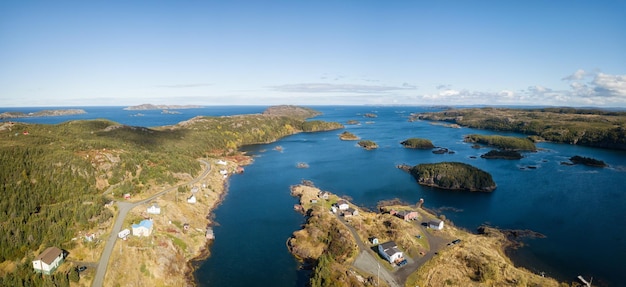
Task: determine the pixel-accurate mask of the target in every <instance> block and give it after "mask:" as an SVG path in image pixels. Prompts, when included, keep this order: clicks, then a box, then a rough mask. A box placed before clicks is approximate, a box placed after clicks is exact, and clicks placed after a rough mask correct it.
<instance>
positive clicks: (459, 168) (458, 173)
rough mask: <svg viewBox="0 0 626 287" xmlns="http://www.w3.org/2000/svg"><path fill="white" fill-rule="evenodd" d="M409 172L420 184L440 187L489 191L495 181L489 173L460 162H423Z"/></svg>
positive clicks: (494, 185) (493, 187)
mask: <svg viewBox="0 0 626 287" xmlns="http://www.w3.org/2000/svg"><path fill="white" fill-rule="evenodd" d="M409 172H410V173H411V175H413V177H415V179H417V182H418V183H419V184H422V185H427V186H433V187H437V188H442V189H453V190H469V191H485V192H491V191H493V190H494V189H496V183H495V182H494V181H493V178H492V177H491V174H489V173H487V172H486V171H483V170H481V169H479V168H476V167H474V166H471V165H469V164H465V163H461V162H439V163H423V164H418V165H416V166H413V167H411V168H410V169H409Z"/></svg>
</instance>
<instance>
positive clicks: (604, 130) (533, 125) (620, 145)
mask: <svg viewBox="0 0 626 287" xmlns="http://www.w3.org/2000/svg"><path fill="white" fill-rule="evenodd" d="M418 119H421V120H434V121H445V122H449V123H454V124H458V125H461V126H465V127H471V128H477V129H487V130H495V131H509V132H518V133H522V134H527V135H532V136H534V138H535V140H538V141H541V140H546V141H552V142H558V143H567V144H575V145H584V146H591V147H600V148H608V149H619V150H626V112H609V111H603V110H593V109H574V108H544V109H508V108H471V109H451V110H446V111H441V112H433V113H423V114H416V115H412V117H411V120H418Z"/></svg>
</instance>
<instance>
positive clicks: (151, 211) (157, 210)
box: [146, 203, 161, 214]
mask: <svg viewBox="0 0 626 287" xmlns="http://www.w3.org/2000/svg"><path fill="white" fill-rule="evenodd" d="M146 212H147V213H149V214H161V207H159V205H158V204H156V203H155V204H153V205H152V206H150V207H148V209H146Z"/></svg>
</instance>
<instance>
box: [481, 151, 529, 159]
mask: <svg viewBox="0 0 626 287" xmlns="http://www.w3.org/2000/svg"><path fill="white" fill-rule="evenodd" d="M480 157H482V158H486V159H521V158H522V154H520V153H519V152H517V151H514V150H495V149H492V150H490V151H489V152H487V153H486V154H483V155H481V156H480Z"/></svg>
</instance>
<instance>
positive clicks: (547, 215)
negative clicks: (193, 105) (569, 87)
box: [3, 106, 626, 286]
mask: <svg viewBox="0 0 626 287" xmlns="http://www.w3.org/2000/svg"><path fill="white" fill-rule="evenodd" d="M71 108H76V107H71ZM79 108H80V107H79ZM265 108H266V107H263V106H217V107H206V108H199V109H187V110H179V111H180V112H181V113H180V114H162V113H161V111H158V110H157V111H125V110H123V109H122V107H84V108H83V109H85V110H86V111H87V114H82V115H73V116H63V117H40V118H21V119H14V121H20V122H29V123H45V124H56V123H60V122H64V121H67V120H79V119H97V118H104V119H109V120H112V121H116V122H119V123H121V124H126V125H133V126H145V127H154V126H162V125H171V124H175V123H178V122H180V121H183V120H188V119H190V118H192V117H195V116H199V115H210V116H221V115H235V114H248V113H260V112H262V111H263V110H264V109H265ZM312 108H315V109H317V110H320V111H322V112H323V115H321V116H319V117H317V118H316V119H321V120H327V121H337V122H341V123H344V124H345V123H346V122H347V121H348V120H358V121H359V122H360V124H358V125H346V129H345V130H348V131H350V132H352V133H354V134H356V135H357V136H359V137H361V138H362V139H369V140H373V141H375V142H377V143H378V145H379V146H380V148H379V149H377V150H372V151H366V150H363V149H362V148H360V147H358V146H357V145H356V142H354V141H341V140H339V139H338V135H339V133H341V132H342V130H339V131H330V132H321V133H301V134H297V135H293V136H289V137H286V138H283V139H281V140H280V141H278V142H275V143H271V144H267V145H254V146H247V147H244V148H243V150H244V151H246V152H248V154H250V155H252V156H254V157H255V160H254V163H253V164H252V165H250V166H247V167H246V172H245V173H244V174H241V175H236V176H234V177H232V178H231V179H230V181H229V191H228V194H227V195H226V197H225V199H224V201H223V203H222V204H221V205H220V206H219V207H218V209H217V210H216V211H215V219H216V221H217V222H218V224H219V225H218V226H216V227H215V228H214V231H215V235H216V239H215V242H214V243H213V244H212V245H211V246H210V248H211V256H210V257H209V258H208V259H207V260H205V261H203V262H200V263H198V266H197V267H198V269H197V271H196V272H195V274H194V275H195V277H196V280H197V283H198V285H199V286H225V285H227V286H249V285H253V284H254V285H263V286H267V285H270V286H305V285H306V281H307V276H308V273H307V271H304V270H301V269H300V268H299V264H298V262H297V261H296V260H295V259H294V258H293V257H292V256H291V255H290V254H289V253H288V251H287V248H286V245H285V244H286V240H287V239H288V238H289V236H290V235H291V233H292V232H293V231H295V230H298V229H299V228H301V224H302V223H303V222H304V218H303V217H302V216H301V215H300V214H299V213H296V212H295V211H293V204H295V203H296V202H297V200H296V199H295V198H292V197H291V196H290V195H289V186H290V185H293V184H298V183H299V182H300V181H301V180H303V179H307V180H312V181H313V182H314V183H315V184H316V185H317V186H318V187H320V188H322V189H324V190H328V191H331V192H333V193H336V194H339V195H342V196H346V197H349V198H351V200H352V201H353V202H354V203H355V204H358V205H361V206H365V207H367V208H370V209H374V208H375V206H376V204H377V202H379V201H381V200H388V199H393V198H398V199H400V200H402V201H405V202H408V203H414V202H416V201H418V200H419V199H420V198H424V199H425V205H426V207H428V208H431V209H435V210H439V211H440V212H441V213H442V214H444V215H445V216H446V217H447V218H449V219H450V220H452V221H453V222H454V224H455V225H457V226H460V227H463V228H465V229H467V230H470V231H473V230H475V229H476V227H478V226H479V225H481V224H490V225H492V226H496V227H499V228H505V229H531V230H534V231H537V232H540V233H542V234H545V235H546V236H547V237H546V238H544V239H531V240H525V243H526V244H527V245H526V246H525V247H524V248H522V249H520V250H517V251H516V252H515V253H514V254H513V256H514V259H515V262H516V263H518V264H521V265H523V266H525V267H527V268H528V269H530V270H531V271H533V272H537V273H539V272H545V273H546V275H548V276H555V277H557V278H559V279H562V280H568V281H573V280H575V276H577V275H579V274H581V275H583V276H585V277H586V278H589V277H591V276H593V277H594V282H602V283H605V284H606V285H610V286H613V285H617V284H618V282H623V281H625V280H626V274H625V273H623V272H622V269H623V268H622V266H623V264H622V263H621V257H622V256H623V255H625V254H626V244H625V243H626V242H625V240H626V227H625V225H624V224H623V222H622V221H623V219H624V218H625V215H626V211H625V207H626V198H625V197H626V196H625V195H624V193H625V192H626V188H625V187H624V183H625V182H626V152H624V151H613V150H605V149H596V148H588V147H580V146H573V145H566V144H555V143H540V144H538V147H539V148H540V150H539V151H538V152H535V153H524V156H525V157H524V158H523V159H521V160H518V161H510V160H485V159H481V158H480V155H481V154H483V153H485V152H487V151H488V150H487V149H473V148H471V145H470V144H467V143H464V142H463V141H462V140H463V135H466V134H470V133H479V134H503V135H513V136H520V137H522V136H523V135H519V134H512V133H496V132H491V131H484V130H475V129H468V128H461V129H454V128H448V127H444V126H441V125H433V124H432V123H430V122H425V121H418V122H408V121H407V117H408V116H409V114H410V113H413V112H424V111H434V109H430V108H425V107H371V106H340V107H339V106H320V107H312ZM47 109H50V108H47ZM54 109H61V108H56V107H55V108H54ZM39 110H42V108H3V111H21V112H35V111H39ZM137 113H141V114H143V116H137ZM365 113H375V114H376V115H377V117H376V118H365V117H364V116H363V115H364V114H365ZM409 137H422V138H428V139H430V140H432V141H433V143H434V144H435V145H436V146H441V147H446V148H448V149H450V150H453V151H454V152H455V153H454V154H443V155H437V154H433V153H432V152H431V151H430V150H410V149H405V148H403V147H402V146H401V145H400V144H399V143H400V142H401V141H402V140H405V139H407V138H409ZM277 146H280V147H282V151H278V150H276V149H275V147H277ZM573 155H581V156H586V157H592V158H596V159H600V160H603V161H605V162H606V163H608V164H609V167H608V168H593V167H587V166H582V165H576V166H566V165H561V162H563V161H567V160H568V158H569V157H571V156H573ZM472 157H476V158H472ZM440 161H460V162H465V163H468V164H471V165H474V166H476V167H479V168H481V169H483V170H485V171H487V172H489V173H491V174H492V175H493V178H494V180H495V181H496V183H497V184H498V188H497V189H496V190H495V191H494V192H493V193H490V194H483V193H465V192H451V191H441V190H435V189H432V188H427V187H422V186H419V185H418V184H417V183H416V182H415V180H414V179H413V178H412V177H411V176H410V175H408V174H407V173H405V172H402V171H400V170H398V169H396V168H395V166H396V165H397V164H410V165H415V164H419V163H429V162H440ZM298 162H306V163H307V164H308V165H309V168H306V169H302V168H297V167H296V165H297V163H298ZM529 166H532V167H534V169H531V168H528V167H529Z"/></svg>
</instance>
